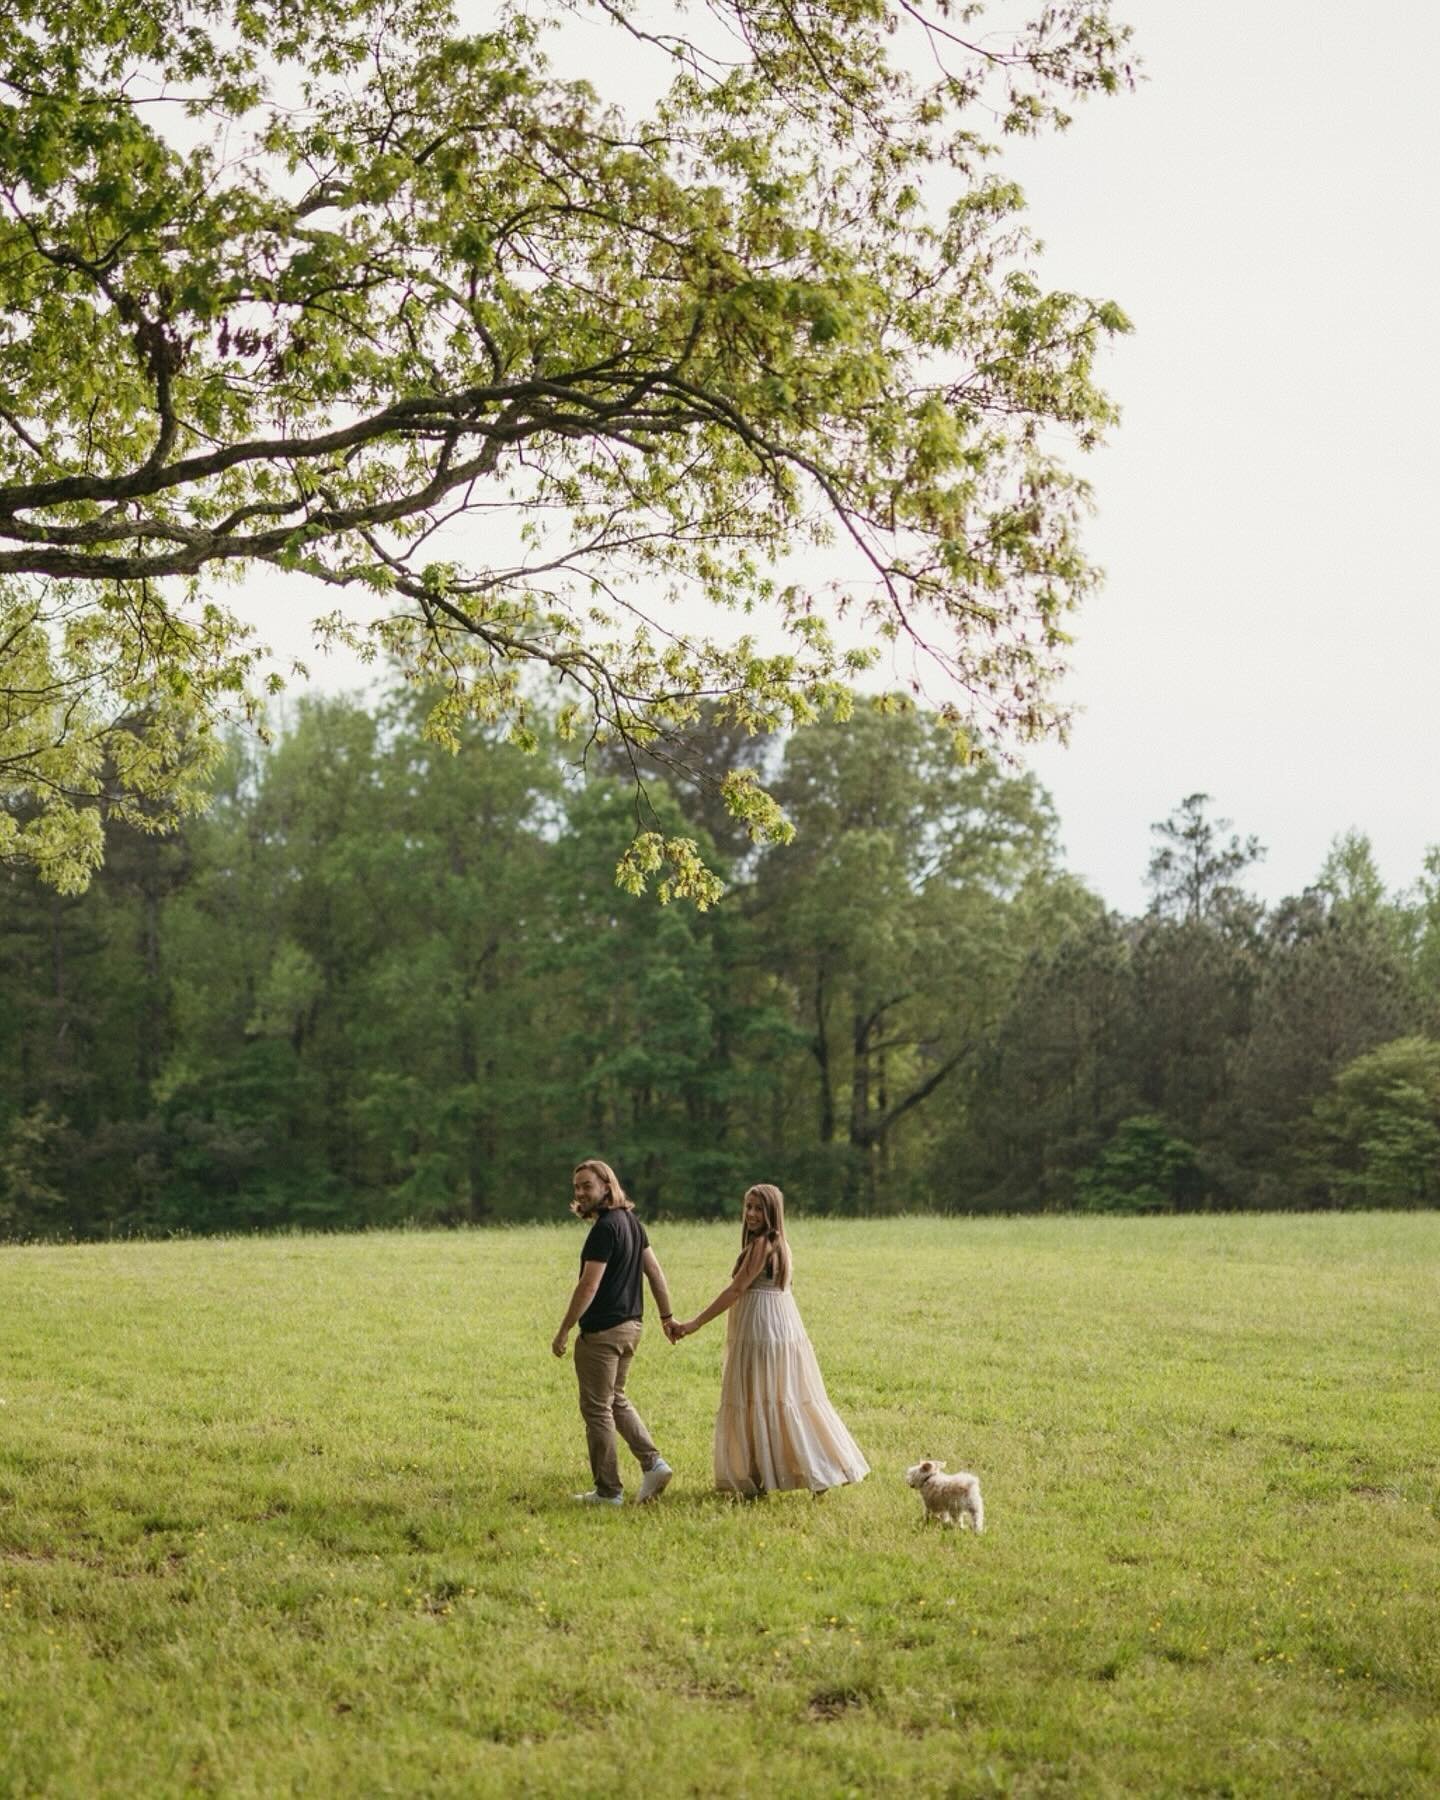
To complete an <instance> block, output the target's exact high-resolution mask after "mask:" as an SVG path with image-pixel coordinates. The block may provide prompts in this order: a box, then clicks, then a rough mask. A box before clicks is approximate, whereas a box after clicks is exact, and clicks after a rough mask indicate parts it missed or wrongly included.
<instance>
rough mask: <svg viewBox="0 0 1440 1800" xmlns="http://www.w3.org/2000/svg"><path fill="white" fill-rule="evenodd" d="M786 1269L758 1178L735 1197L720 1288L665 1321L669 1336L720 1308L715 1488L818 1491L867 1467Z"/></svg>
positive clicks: (771, 1195) (775, 1208)
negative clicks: (825, 1376)
mask: <svg viewBox="0 0 1440 1800" xmlns="http://www.w3.org/2000/svg"><path fill="white" fill-rule="evenodd" d="M790 1273H791V1260H790V1245H789V1243H788V1242H787V1241H786V1237H785V1196H784V1195H783V1194H782V1193H781V1192H780V1190H779V1188H777V1187H772V1186H771V1185H770V1183H769V1182H768V1181H762V1182H760V1183H758V1184H757V1185H756V1186H755V1187H752V1188H750V1189H748V1190H747V1191H746V1194H745V1215H744V1225H743V1227H742V1230H741V1235H740V1255H739V1257H738V1259H737V1261H736V1263H735V1267H734V1268H733V1269H732V1270H731V1272H730V1285H729V1286H728V1287H727V1288H725V1289H724V1290H723V1291H722V1292H721V1293H719V1294H717V1295H716V1296H715V1298H714V1299H713V1300H712V1301H711V1302H710V1304H709V1305H708V1306H707V1307H706V1308H705V1310H704V1312H701V1313H697V1314H696V1315H695V1317H694V1318H693V1319H687V1320H685V1321H684V1322H683V1323H677V1324H672V1326H671V1328H670V1336H671V1339H672V1341H678V1340H679V1339H680V1338H682V1337H688V1336H689V1335H690V1333H691V1332H692V1331H698V1330H699V1329H700V1327H701V1326H702V1325H705V1324H708V1322H709V1321H710V1320H711V1319H713V1318H715V1317H716V1316H717V1314H719V1313H722V1312H727V1311H728V1312H730V1322H729V1329H728V1332H727V1335H726V1340H725V1366H724V1373H723V1375H722V1376H721V1380H720V1410H719V1412H718V1413H717V1414H716V1415H715V1485H716V1487H717V1488H719V1489H721V1491H722V1492H725V1493H734V1494H744V1495H746V1496H753V1495H756V1494H768V1493H772V1492H774V1491H775V1490H777V1489H780V1488H806V1489H808V1490H809V1491H810V1492H811V1493H812V1494H823V1493H824V1492H825V1490H826V1488H832V1487H839V1486H840V1485H841V1484H842V1483H843V1482H847V1481H861V1480H863V1479H864V1477H865V1476H866V1475H868V1474H869V1473H870V1465H869V1464H868V1463H867V1462H866V1460H865V1458H864V1457H863V1456H862V1455H861V1454H860V1451H859V1449H858V1447H857V1446H856V1443H855V1440H854V1438H852V1437H851V1435H850V1433H849V1432H848V1431H847V1430H846V1429H845V1426H844V1424H843V1423H842V1422H841V1419H840V1416H839V1414H838V1413H837V1412H836V1411H835V1408H834V1407H833V1406H832V1405H831V1404H830V1400H829V1397H828V1395H827V1394H826V1392H825V1383H824V1381H823V1380H822V1379H821V1377H820V1365H819V1363H817V1362H816V1360H815V1352H814V1351H813V1350H812V1349H811V1347H810V1340H809V1338H808V1337H806V1335H805V1327H804V1325H803V1324H802V1323H801V1320H800V1309H799V1307H797V1306H796V1304H795V1299H794V1296H793V1295H792V1294H791V1292H790ZM732 1308H733V1311H732V1310H731V1309H732Z"/></svg>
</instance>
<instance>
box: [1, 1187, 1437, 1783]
mask: <svg viewBox="0 0 1440 1800" xmlns="http://www.w3.org/2000/svg"><path fill="white" fill-rule="evenodd" d="M735 1236H736V1232H735V1230H734V1229H733V1228H731V1227H723V1228H722V1227H719V1226H669V1227H661V1228H657V1229H656V1230H655V1231H654V1232H653V1237H654V1241H655V1243H656V1247H657V1249H658V1251H659V1253H660V1255H661V1257H662V1259H663V1261H664V1262H665V1264H666V1267H667V1271H668V1273H669V1275H670V1278H671V1283H672V1286H673V1288H674V1289H675V1292H676V1297H677V1301H678V1304H679V1308H680V1310H681V1312H682V1314H683V1313H684V1312H688V1311H691V1310H694V1309H696V1308H698V1307H699V1305H701V1304H702V1303H703V1302H704V1301H705V1300H707V1299H709V1298H710V1297H711V1295H712V1294H713V1293H714V1292H715V1290H716V1289H717V1288H718V1287H719V1286H720V1285H721V1283H722V1281H723V1279H724V1277H725V1275H726V1273H727V1271H728V1268H729V1264H730V1260H731V1257H732V1256H733V1254H734V1239H735ZM793 1239H794V1244H795V1250H796V1257H797V1278H796V1294H797V1298H798V1299H799V1302H800V1306H801V1309H802V1311H803V1312H804V1314H805V1317H806V1322H807V1325H808V1327H809V1329H810V1333H811V1336H812V1338H813V1339H814V1341H815V1345H816V1348H817V1350H818V1352H819V1355H820V1360H821V1365H822V1368H823V1369H824V1372H825V1376H826V1380H827V1383H828V1385H829V1388H830V1393H831V1396H832V1398H833V1399H834V1400H835V1402H836V1404H837V1406H838V1407H839V1409H840V1411H841V1413H842V1415H843V1416H844V1417H845V1418H846V1420H847V1422H848V1423H849V1425H850V1426H851V1429H852V1430H853V1431H854V1433H855V1435H856V1437H857V1438H858V1440H859V1442H860V1444H861V1446H862V1447H863V1448H864V1450H865V1452H866V1454H867V1456H868V1457H869V1459H870V1462H871V1464H872V1466H873V1470H874V1472H873V1474H872V1475H871V1477H870V1479H869V1480H868V1481H866V1482H865V1483H864V1484H862V1485H861V1486H859V1487H857V1488H854V1489H847V1490H843V1491H840V1492H837V1493H832V1494H830V1495H828V1496H826V1497H825V1498H823V1499H822V1500H819V1501H813V1500H811V1499H809V1498H808V1497H807V1496H805V1495H800V1494H791V1495H777V1496H774V1497H772V1498H770V1499H768V1500H766V1501H762V1502H759V1503H756V1504H753V1505H743V1504H736V1503H733V1502H731V1501H728V1500H726V1499H724V1498H723V1497H721V1496H718V1495H715V1494H713V1493H712V1492H711V1491H710V1490H709V1459H710V1442H709V1434H710V1423H711V1416H712V1409H713V1404H714V1398H715V1394H716V1389H717V1384H718V1378H719V1361H720V1353H721V1345H722V1333H723V1323H717V1324H716V1325H712V1326H710V1327H708V1328H707V1329H706V1331H705V1332H703V1333H701V1334H700V1335H699V1336H697V1337H696V1338H693V1339H690V1340H688V1341H687V1342H686V1343H684V1344H682V1345H681V1346H679V1347H678V1348H675V1349H673V1350H672V1349H671V1348H670V1347H669V1346H667V1345H666V1344H665V1342H664V1340H663V1338H662V1337H661V1336H660V1333H659V1328H658V1326H657V1325H655V1324H654V1323H653V1321H652V1323H651V1324H650V1326H649V1327H648V1328H647V1333H646V1341H645V1343H644V1345H643V1346H642V1349H641V1352H640V1355H639V1357H638V1358H637V1361H636V1365H635V1371H634V1375H633V1377H632V1381H631V1392H632V1395H633V1397H634V1399H635V1400H636V1403H637V1404H638V1406H639V1407H640V1410H641V1412H642V1413H643V1415H644V1416H645V1418H646V1420H647V1422H648V1423H649V1424H650V1427H651V1429H652V1431H653V1433H654V1435H655V1437H656V1440H657V1442H658V1443H659V1444H660V1446H661V1448H662V1450H663V1451H664V1453H665V1454H666V1456H667V1457H668V1459H669V1460H670V1461H671V1462H672V1463H673V1464H674V1466H675V1468H676V1470H677V1475H676V1479H675V1481H674V1483H673V1484H672V1485H671V1487H670V1490H669V1492H668V1493H667V1494H666V1495H665V1496H664V1498H663V1499H662V1500H661V1501H660V1502H659V1503H658V1504H657V1505H655V1506H652V1507H649V1508H643V1509H642V1508H631V1507H626V1508H625V1509H622V1510H616V1511H613V1512H611V1511H600V1512H597V1511H593V1510H590V1509H581V1508H577V1507H575V1506H573V1505H572V1503H571V1502H570V1499H569V1496H570V1494H571V1493H572V1491H574V1490H577V1489H579V1488H581V1487H583V1486H588V1485H589V1482H588V1470H587V1468H586V1465H585V1460H584V1447H583V1438H582V1434H581V1429H580V1424H579V1419H578V1416H577V1413H576V1405H575V1391H574V1375H573V1371H572V1369H571V1366H570V1362H569V1359H568V1358H567V1359H566V1361H565V1362H564V1363H557V1362H556V1361H555V1359H554V1358H553V1357H552V1356H551V1354H550V1350H549V1340H550V1336H551V1334H552V1332H553V1330H554V1327H555V1324H556V1323H557V1321H558V1318H559V1315H560V1313H561V1311H562V1309H563V1304H564V1300H565V1297H566V1295H567V1293H568V1288H569V1283H570V1282H571V1280H572V1279H573V1275H574V1265H575V1256H576V1252H577V1251H578V1248H579V1244H580V1228H579V1227H578V1226H574V1225H572V1224H567V1225H565V1226H556V1227H553V1228H552V1227H544V1228H529V1229H519V1230H510V1231H494V1232H465V1233H456V1234H441V1233H405V1232H397V1233H392V1234H384V1235H370V1236H358V1237H329V1238H326V1237H285V1238H271V1239H261V1240H244V1241H241V1240H223V1241H209V1242H201V1241H192V1242H176V1243H168V1244H122V1245H106V1246H95V1247H65V1248H46V1247H28V1248H12V1249H0V1402H3V1405H0V1675H3V1689H0V1794H4V1795H7V1796H23V1795H39V1794H46V1795H50V1794H56V1795H71V1794H73V1795H86V1796H89V1795H97V1794H98V1795H145V1796H155V1795H170V1794H190V1793H194V1794H208V1793H220V1794H226V1795H252V1794H253V1795H262V1794H263V1795H270V1794H306V1795H325V1796H329V1795H340V1794H344V1795H372V1794H373V1795H384V1794H439V1795H449V1794H455V1795H488V1794H496V1795H502V1794H503V1795H512V1794H535V1795H551V1794H554V1795H579V1796H585V1795H597V1796H599V1795H612V1794H616V1793H620V1792H622V1791H624V1792H635V1793H655V1794H660V1793H664V1794H685V1795H706V1796H710V1795H721V1796H723V1795H786V1796H789V1795H812V1794H813V1795H838V1794H846V1793H859V1794H873V1793H882V1792H883V1793H893V1792H909V1793H912V1794H916V1795H932V1794H933V1795H942V1794H947V1795H948V1794H954V1795H972V1794H974V1795H981V1794H991V1793H998V1794H1052V1793H1067V1794H1097V1795H1106V1794H1132V1793H1140V1794H1147V1795H1150V1794H1160V1795H1163V1794H1236V1795H1244V1794H1267V1795H1268V1794H1284V1795H1296V1794H1316V1795H1335V1794H1357V1795H1397V1794H1400V1795H1405V1794H1415V1795H1420V1794H1433V1793H1434V1792H1436V1791H1437V1790H1440V1726H1437V1717H1440V1604H1437V1593H1440V1392H1437V1389H1440V1382H1437V1376H1440V1215H1389V1216H1382V1215H1348V1216H1345V1215H1327V1216H1319V1217H1289V1218H1286V1217H1226V1218H1193V1219H1152V1220H1144V1221H1138V1222H1125V1221H1119V1220H1086V1219H1040V1220H976V1221H966V1220H941V1219H914V1220H892V1221H885V1222H880V1223H866V1222H861V1221H844V1222H840V1221H822V1220H807V1219H804V1218H800V1219H798V1220H797V1221H796V1222H795V1224H794V1227H793ZM927 1454H928V1455H938V1456H942V1457H946V1458H948V1460H949V1461H950V1463H951V1466H952V1467H956V1466H968V1467H971V1468H973V1469H975V1470H977V1471H978V1472H979V1473H980V1475H981V1477H982V1480H983V1483H984V1488H985V1499H986V1507H987V1512H988V1515H989V1518H988V1523H989V1529H988V1530H987V1532H986V1534H985V1535H984V1536H983V1537H981V1538H976V1537H975V1536H973V1534H970V1533H963V1534H962V1533H958V1532H941V1531H939V1530H929V1531H926V1530H922V1529H921V1525H920V1518H921V1512H920V1505H919V1501H918V1499H917V1497H916V1496H915V1495H914V1494H912V1493H911V1492H910V1491H909V1490H908V1489H907V1488H906V1487H905V1486H904V1484H903V1482H902V1480H901V1474H900V1472H901V1470H902V1469H903V1467H904V1466H905V1465H906V1464H907V1463H909V1462H912V1461H915V1460H916V1459H918V1458H919V1457H921V1456H924V1455H927ZM627 1460H628V1459H627ZM629 1467H630V1468H631V1469H633V1464H630V1465H629Z"/></svg>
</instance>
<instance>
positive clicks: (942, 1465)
mask: <svg viewBox="0 0 1440 1800" xmlns="http://www.w3.org/2000/svg"><path fill="white" fill-rule="evenodd" d="M931 1466H932V1467H933V1468H936V1469H943V1468H944V1467H945V1465H944V1463H943V1462H937V1463H934V1464H932V1465H931Z"/></svg>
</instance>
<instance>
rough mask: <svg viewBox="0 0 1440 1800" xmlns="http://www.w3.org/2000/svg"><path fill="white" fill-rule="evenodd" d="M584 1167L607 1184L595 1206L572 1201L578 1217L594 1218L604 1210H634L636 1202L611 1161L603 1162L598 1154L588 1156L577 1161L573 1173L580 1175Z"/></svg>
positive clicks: (572, 1210)
mask: <svg viewBox="0 0 1440 1800" xmlns="http://www.w3.org/2000/svg"><path fill="white" fill-rule="evenodd" d="M582 1169H589V1170H590V1171H591V1172H592V1173H593V1174H595V1175H598V1176H599V1177H600V1179H601V1181H603V1182H604V1184H605V1194H604V1197H603V1198H602V1199H600V1200H597V1201H596V1202H595V1204H594V1205H593V1206H583V1207H582V1206H581V1204H580V1202H579V1201H578V1200H572V1201H571V1202H570V1210H571V1212H573V1213H574V1215H575V1217H576V1218H577V1219H593V1218H595V1217H596V1216H597V1214H599V1213H602V1212H617V1211H618V1212H634V1210H635V1206H634V1202H633V1201H632V1200H631V1199H630V1197H629V1195H628V1194H626V1192H625V1190H624V1188H623V1187H621V1185H620V1177H619V1176H618V1175H617V1174H616V1173H615V1171H614V1170H613V1169H612V1168H611V1167H610V1165H609V1163H607V1162H601V1161H600V1159H599V1157H598V1156H588V1157H586V1159H585V1161H584V1162H578V1163H576V1165H575V1167H574V1169H573V1170H572V1171H571V1173H572V1174H574V1175H578V1174H579V1173H580V1171H581V1170H582Z"/></svg>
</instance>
